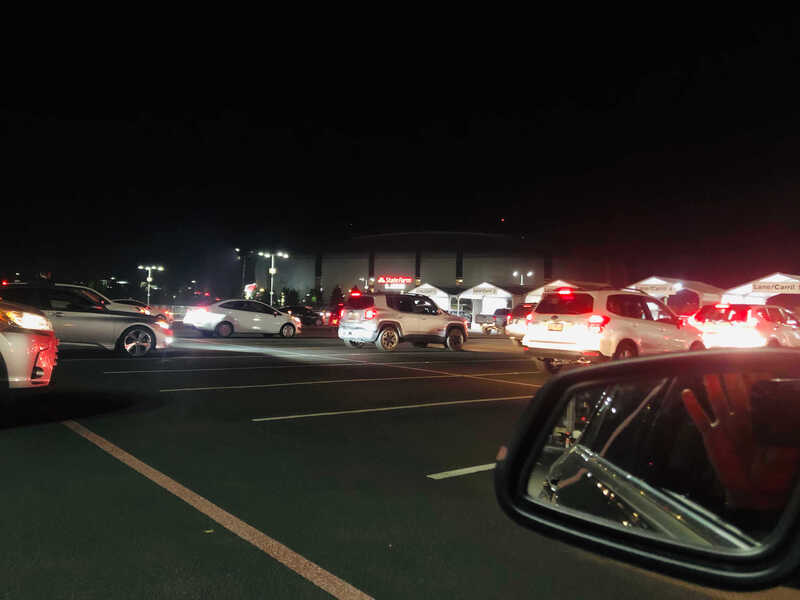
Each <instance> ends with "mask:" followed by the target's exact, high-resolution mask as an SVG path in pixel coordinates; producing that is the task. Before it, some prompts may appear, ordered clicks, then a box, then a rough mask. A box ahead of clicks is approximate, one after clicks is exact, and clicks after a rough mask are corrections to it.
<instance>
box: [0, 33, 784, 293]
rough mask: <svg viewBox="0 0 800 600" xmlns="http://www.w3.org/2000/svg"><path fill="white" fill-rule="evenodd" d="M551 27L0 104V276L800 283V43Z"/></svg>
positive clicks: (123, 79) (114, 74)
mask: <svg viewBox="0 0 800 600" xmlns="http://www.w3.org/2000/svg"><path fill="white" fill-rule="evenodd" d="M714 23H716V26H714V25H713V24H714ZM710 24H711V27H710ZM548 29H549V28H548V27H547V24H546V23H541V24H539V25H538V26H537V27H536V28H535V29H534V30H531V31H530V32H529V34H528V35H527V36H525V37H524V38H522V37H520V38H517V37H514V36H509V37H512V38H513V40H514V41H512V42H509V41H508V40H505V41H504V42H503V43H494V42H492V41H490V38H488V37H485V36H483V35H481V34H480V33H479V32H476V31H471V32H470V33H466V34H464V35H462V36H460V38H459V39H458V40H453V41H452V43H442V44H439V45H438V47H436V48H434V47H433V46H431V47H430V48H428V47H427V46H425V47H424V48H423V46H422V42H419V43H416V42H413V40H408V39H407V40H406V44H404V45H398V46H395V47H394V49H393V50H392V51H388V52H386V53H384V52H378V51H376V50H373V49H372V47H371V44H367V43H366V40H365V43H364V44H360V45H359V44H355V45H354V47H353V48H349V49H348V51H346V52H344V51H343V52H341V53H339V52H318V51H313V52H309V53H301V52H300V51H299V50H298V51H297V52H296V53H294V54H293V55H292V58H293V60H292V61H288V60H285V59H284V58H279V57H277V55H275V54H274V53H271V52H269V51H268V50H267V49H263V53H264V54H263V56H261V55H255V56H254V55H252V54H250V55H248V57H247V58H248V59H249V60H247V61H245V60H244V59H243V58H242V54H239V55H238V56H236V55H235V53H232V55H231V58H230V59H229V60H227V61H221V60H217V61H216V62H215V63H213V64H208V63H207V62H205V61H204V58H203V57H202V56H199V55H198V56H193V57H192V60H189V59H187V58H186V57H185V56H184V57H183V58H180V57H178V58H173V59H164V60H158V61H154V63H156V62H157V63H158V65H159V66H158V68H156V67H153V68H150V69H143V68H141V65H139V67H140V68H139V69H138V70H137V71H136V72H133V71H131V65H132V64H135V61H132V62H125V63H124V64H122V63H119V64H114V67H113V68H109V66H108V65H100V64H95V65H93V66H92V68H89V69H87V70H86V72H85V73H81V74H80V75H79V74H77V73H76V72H75V70H74V69H66V68H64V67H63V65H60V64H59V65H51V68H50V69H48V70H47V71H46V72H41V73H37V75H38V76H37V77H34V81H32V80H31V79H26V80H25V81H24V83H20V84H19V85H15V86H11V87H12V88H13V89H14V93H12V94H8V95H6V96H5V97H4V98H3V100H1V101H0V121H2V123H3V129H2V139H3V144H2V147H3V163H4V164H5V169H4V174H3V177H2V180H0V186H2V206H3V214H2V217H0V219H2V222H3V229H2V236H1V237H0V246H1V247H2V253H1V254H0V275H8V274H9V273H11V272H13V271H15V270H23V271H24V270H32V269H37V270H38V269H47V270H52V271H54V272H55V273H56V274H57V275H60V276H59V277H58V278H59V279H67V278H74V279H89V278H92V277H97V276H99V275H100V274H111V273H120V274H123V275H124V276H126V277H133V276H134V274H135V273H133V272H132V271H131V268H132V267H133V268H134V270H135V265H136V264H139V263H142V262H151V261H153V262H160V263H163V264H166V265H167V266H168V267H169V272H170V276H171V277H175V278H176V279H179V280H184V279H191V278H200V277H213V276H216V275H215V274H217V273H219V272H221V271H224V270H225V269H228V268H230V269H231V272H233V273H234V274H235V265H231V249H232V248H233V247H234V246H241V247H253V248H281V249H286V250H289V251H293V252H297V251H302V250H304V249H308V248H315V247H317V246H320V245H326V246H327V247H332V246H333V247H335V242H336V240H339V239H344V238H347V237H350V236H353V235H358V234H362V233H376V232H389V231H413V230H469V231H491V232H505V233H508V234H509V235H514V236H517V237H519V236H525V240H526V241H530V243H531V245H532V247H538V248H543V249H551V250H552V251H553V252H555V253H558V252H565V253H572V254H575V255H578V256H580V255H581V254H585V253H588V254H591V255H596V254H598V253H607V254H608V255H609V256H611V257H612V258H613V260H617V261H624V262H625V263H626V264H627V265H628V266H629V267H630V270H631V272H633V273H639V274H641V275H648V274H651V273H654V272H657V273H660V274H663V275H677V276H681V277H687V278H694V279H701V280H707V281H710V282H712V283H715V284H719V285H722V286H730V285H733V284H736V283H740V282H743V281H746V280H748V279H751V278H754V277H756V276H759V275H762V274H766V273H768V272H773V271H779V270H780V271H786V272H790V273H791V272H794V273H797V272H800V244H798V243H797V231H798V224H800V172H799V171H798V167H800V110H799V107H800V90H798V86H797V72H798V51H797V44H796V40H795V39H794V34H795V33H796V30H797V28H796V23H794V22H788V23H781V24H777V25H770V24H753V23H749V24H747V25H744V26H742V25H738V26H736V27H722V26H720V24H719V23H718V22H715V21H714V20H710V21H704V22H702V23H700V22H692V23H688V24H687V22H686V20H678V21H674V22H673V21H670V22H666V21H663V20H662V21H659V25H658V27H656V26H654V25H650V24H648V23H645V24H644V25H642V24H640V26H638V27H636V28H634V29H630V28H629V29H628V30H627V31H626V34H625V35H624V36H622V35H619V34H617V33H615V32H613V31H611V30H608V29H605V28H600V29H598V28H595V27H593V26H592V25H591V24H588V25H584V26H582V27H572V26H571V27H570V28H569V35H562V34H561V33H557V32H549V33H548V32H547V31H546V30H548ZM630 31H635V32H636V33H635V34H633V35H631V33H630ZM492 39H493V38H492ZM412 42H413V43H412ZM295 49H296V48H295ZM289 54H292V53H291V52H290V53H289ZM285 55H286V52H284V53H283V54H282V55H281V57H284V56H285ZM233 58H236V60H233ZM149 60H152V59H149ZM73 67H74V65H73ZM503 218H504V219H505V221H501V219H503ZM126 269H127V271H126ZM556 275H557V274H556ZM234 278H235V277H234Z"/></svg>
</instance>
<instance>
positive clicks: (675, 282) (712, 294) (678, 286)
mask: <svg viewBox="0 0 800 600" xmlns="http://www.w3.org/2000/svg"><path fill="white" fill-rule="evenodd" d="M628 287H629V288H633V289H636V290H639V291H641V292H644V293H645V294H650V295H651V296H654V297H656V298H667V297H669V296H674V295H675V294H677V293H678V292H680V291H682V290H689V291H690V292H694V293H695V294H697V297H698V298H699V300H700V305H701V306H702V305H703V304H709V303H711V302H719V301H720V300H721V299H722V294H723V292H724V290H723V289H722V288H718V287H716V286H714V285H711V284H708V283H703V282H702V281H692V280H689V279H675V278H674V277H661V276H660V275H653V276H652V277H648V278H647V279H642V280H641V281H637V282H636V283H632V284H631V285H629V286H628Z"/></svg>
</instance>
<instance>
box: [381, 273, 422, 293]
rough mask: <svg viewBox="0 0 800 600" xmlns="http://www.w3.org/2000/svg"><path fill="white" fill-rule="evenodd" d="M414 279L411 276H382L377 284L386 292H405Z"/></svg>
mask: <svg viewBox="0 0 800 600" xmlns="http://www.w3.org/2000/svg"><path fill="white" fill-rule="evenodd" d="M412 281H414V279H413V278H412V277H411V276H409V275H380V276H378V277H377V278H376V279H375V283H377V284H378V286H379V287H382V288H383V289H384V290H405V289H406V286H407V285H410V284H411V282H412Z"/></svg>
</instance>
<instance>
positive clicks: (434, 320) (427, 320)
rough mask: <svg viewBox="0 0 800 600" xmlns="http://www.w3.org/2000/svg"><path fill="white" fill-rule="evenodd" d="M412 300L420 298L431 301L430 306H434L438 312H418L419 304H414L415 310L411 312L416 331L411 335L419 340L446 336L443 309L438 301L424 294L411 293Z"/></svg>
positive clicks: (437, 338) (431, 339)
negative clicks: (437, 303) (442, 316)
mask: <svg viewBox="0 0 800 600" xmlns="http://www.w3.org/2000/svg"><path fill="white" fill-rule="evenodd" d="M409 295H410V296H411V297H412V301H414V300H415V299H420V300H423V301H425V302H428V303H429V307H428V308H433V309H434V310H435V311H436V312H435V313H434V312H417V311H416V307H417V304H414V312H413V313H411V314H412V317H411V320H412V322H413V327H414V333H413V334H412V335H411V336H407V337H413V338H416V339H419V340H424V341H435V340H439V339H441V338H442V337H443V336H444V323H443V322H442V319H441V314H442V310H441V309H440V308H439V307H438V306H437V305H436V303H435V302H434V301H433V300H432V299H431V298H429V297H428V296H425V295H423V294H409Z"/></svg>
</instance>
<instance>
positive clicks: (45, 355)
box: [0, 331, 58, 389]
mask: <svg viewBox="0 0 800 600" xmlns="http://www.w3.org/2000/svg"><path fill="white" fill-rule="evenodd" d="M0 355H2V357H3V362H4V363H5V366H6V371H7V373H8V386H9V388H11V389H24V388H38V387H47V386H48V385H49V384H50V379H51V378H52V376H53V369H54V368H55V366H56V362H57V358H58V340H57V339H56V337H55V336H54V335H52V334H48V333H38V332H30V331H28V332H22V331H20V332H11V331H5V332H3V333H2V334H0Z"/></svg>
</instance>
